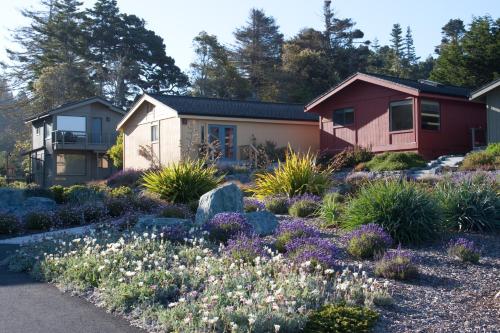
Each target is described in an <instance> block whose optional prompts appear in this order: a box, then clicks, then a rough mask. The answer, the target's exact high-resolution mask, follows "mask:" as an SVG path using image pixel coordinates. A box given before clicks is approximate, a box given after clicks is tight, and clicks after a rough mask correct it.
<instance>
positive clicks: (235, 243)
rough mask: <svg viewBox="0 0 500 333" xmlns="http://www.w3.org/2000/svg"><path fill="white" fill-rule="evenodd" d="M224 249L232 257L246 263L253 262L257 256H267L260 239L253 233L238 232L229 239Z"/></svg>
mask: <svg viewBox="0 0 500 333" xmlns="http://www.w3.org/2000/svg"><path fill="white" fill-rule="evenodd" d="M224 251H225V253H226V254H227V255H228V256H229V257H231V258H232V259H234V260H241V261H243V262H246V263H252V262H254V260H255V259H256V258H257V257H258V258H265V257H268V256H269V255H268V252H267V251H266V249H265V246H264V243H263V242H262V239H261V238H260V237H258V236H255V235H252V236H248V235H246V234H239V235H237V236H236V237H234V238H231V239H229V240H228V241H227V246H226V247H225V249H224Z"/></svg>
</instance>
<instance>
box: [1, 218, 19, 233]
mask: <svg viewBox="0 0 500 333" xmlns="http://www.w3.org/2000/svg"><path fill="white" fill-rule="evenodd" d="M19 230H20V223H19V219H18V218H17V217H16V216H15V215H12V214H7V213H0V235H11V234H16V233H18V232H19Z"/></svg>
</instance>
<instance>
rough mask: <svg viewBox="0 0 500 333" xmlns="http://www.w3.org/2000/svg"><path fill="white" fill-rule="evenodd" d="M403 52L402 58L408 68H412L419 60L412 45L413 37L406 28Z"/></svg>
mask: <svg viewBox="0 0 500 333" xmlns="http://www.w3.org/2000/svg"><path fill="white" fill-rule="evenodd" d="M404 51H405V53H404V58H405V59H406V62H407V64H408V65H409V66H414V65H415V64H416V63H417V61H418V59H420V58H419V57H417V54H416V53H415V45H413V35H412V33H411V28H410V27H407V28H406V36H405V40H404Z"/></svg>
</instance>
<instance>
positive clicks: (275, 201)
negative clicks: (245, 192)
mask: <svg viewBox="0 0 500 333" xmlns="http://www.w3.org/2000/svg"><path fill="white" fill-rule="evenodd" d="M264 205H265V207H266V210H268V211H270V212H271V213H273V214H278V215H283V214H288V208H289V201H288V198H287V197H285V196H282V195H281V196H270V197H267V198H265V200H264Z"/></svg>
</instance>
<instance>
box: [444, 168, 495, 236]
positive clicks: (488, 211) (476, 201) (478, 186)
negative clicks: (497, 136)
mask: <svg viewBox="0 0 500 333" xmlns="http://www.w3.org/2000/svg"><path fill="white" fill-rule="evenodd" d="M436 193H437V198H438V199H439V202H440V205H441V207H442V209H443V212H444V219H445V223H446V225H447V226H448V227H450V228H452V229H456V230H460V231H481V232H487V231H493V230H496V229H499V228H500V197H499V196H498V193H497V192H496V190H495V179H490V178H489V177H488V176H487V175H486V174H481V173H478V174H459V175H457V176H455V177H453V178H448V179H446V180H444V181H443V182H441V183H440V184H438V187H437V191H436Z"/></svg>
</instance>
